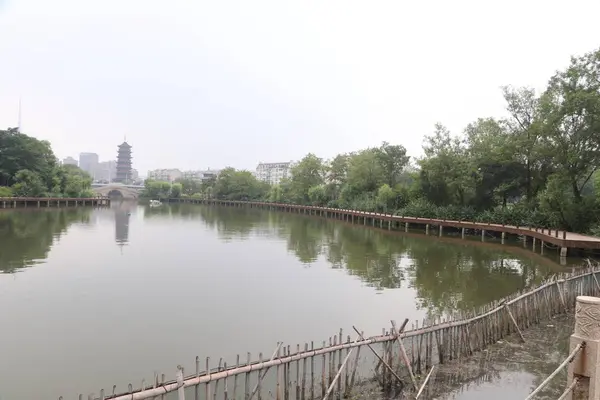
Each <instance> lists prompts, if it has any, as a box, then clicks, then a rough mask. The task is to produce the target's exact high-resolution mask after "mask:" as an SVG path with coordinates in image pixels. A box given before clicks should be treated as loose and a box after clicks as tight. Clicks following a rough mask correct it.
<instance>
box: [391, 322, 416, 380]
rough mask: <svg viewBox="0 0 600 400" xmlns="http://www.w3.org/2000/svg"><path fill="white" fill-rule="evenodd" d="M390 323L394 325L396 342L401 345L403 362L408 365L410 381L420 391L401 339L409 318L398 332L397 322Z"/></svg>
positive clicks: (393, 331) (393, 330)
mask: <svg viewBox="0 0 600 400" xmlns="http://www.w3.org/2000/svg"><path fill="white" fill-rule="evenodd" d="M390 322H391V323H392V334H393V335H394V336H395V337H396V340H397V341H398V344H399V345H400V354H401V356H402V360H403V361H404V364H405V365H406V368H408V374H409V375H410V380H411V381H412V384H413V386H414V388H415V390H419V388H418V387H417V380H416V378H415V374H413V370H412V367H411V365H410V361H409V360H408V356H407V355H406V349H405V348H404V343H402V339H400V333H402V330H404V327H405V326H406V324H407V323H408V318H406V320H404V323H403V324H402V326H401V327H400V331H396V321H394V320H391V321H390Z"/></svg>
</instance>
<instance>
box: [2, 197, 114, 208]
mask: <svg viewBox="0 0 600 400" xmlns="http://www.w3.org/2000/svg"><path fill="white" fill-rule="evenodd" d="M77 206H93V207H101V206H110V198H109V197H103V196H98V197H77V198H75V197H71V198H70V197H0V208H41V207H44V208H49V207H77Z"/></svg>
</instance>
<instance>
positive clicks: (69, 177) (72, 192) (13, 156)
mask: <svg viewBox="0 0 600 400" xmlns="http://www.w3.org/2000/svg"><path fill="white" fill-rule="evenodd" d="M91 184H92V178H91V176H90V175H89V174H88V173H87V172H85V171H83V170H81V169H80V168H78V167H77V166H75V165H60V164H59V162H58V159H57V158H56V156H55V155H54V152H53V151H52V147H51V146H50V143H49V142H48V141H45V140H38V139H36V138H34V137H31V136H28V135H25V134H24V133H21V132H19V130H18V129H17V128H8V129H6V130H0V197H11V196H18V197H93V196H94V193H93V192H92V191H91Z"/></svg>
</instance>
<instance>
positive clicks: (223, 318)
mask: <svg viewBox="0 0 600 400" xmlns="http://www.w3.org/2000/svg"><path fill="white" fill-rule="evenodd" d="M570 262H571V261H570ZM572 262H576V260H574V261H572ZM563 268H565V267H562V266H560V265H559V264H558V260H557V259H555V258H553V257H550V256H541V255H539V254H536V253H533V252H531V251H530V250H527V249H523V248H522V246H520V245H519V244H516V243H515V244H506V245H500V244H499V243H497V242H496V241H493V240H490V241H489V242H486V243H481V242H479V241H478V240H475V239H473V240H468V239H467V240H461V239H459V238H457V237H444V238H441V239H440V238H437V237H432V236H429V237H428V236H425V235H424V234H423V233H422V232H412V233H408V234H405V233H400V232H388V231H384V230H378V229H373V228H365V227H363V226H352V225H349V224H347V223H344V222H341V221H333V220H325V219H320V218H318V217H310V216H302V215H294V214H287V213H281V212H268V211H261V210H254V209H240V208H230V207H208V206H201V205H173V206H164V207H161V208H147V207H145V206H142V205H138V204H136V203H129V202H123V203H118V204H113V206H112V207H111V208H107V209H94V210H92V209H90V208H71V209H60V210H56V209H50V210H3V211H1V212H0V304H1V305H2V311H1V312H0V338H1V340H0V399H2V400H4V399H11V400H15V399H33V398H55V399H56V398H58V396H59V395H64V396H65V399H69V398H76V394H77V393H83V394H84V396H87V394H88V393H91V392H94V393H96V394H98V392H99V390H100V388H106V389H110V388H112V385H113V384H115V385H117V387H118V388H119V389H120V390H124V389H126V387H127V384H128V383H133V385H134V387H137V386H139V385H140V383H141V381H142V379H143V378H145V379H146V382H148V381H150V380H151V379H152V377H153V374H154V372H155V371H159V372H162V373H165V374H167V376H168V377H173V376H174V373H175V370H176V366H177V365H178V364H181V365H183V366H185V367H186V368H188V370H189V371H192V370H193V369H194V359H195V356H196V355H199V356H200V357H201V358H202V359H203V358H204V357H206V356H210V357H211V359H212V360H215V359H216V360H218V359H219V358H220V357H223V358H224V359H226V360H230V362H231V361H233V360H235V355H236V354H238V353H239V354H243V355H245V354H246V352H248V351H249V352H252V354H254V355H256V354H257V353H258V352H264V353H265V355H266V354H270V353H271V352H272V351H273V349H274V348H275V344H276V342H277V341H284V342H286V343H294V344H295V343H305V342H307V341H311V340H314V341H315V343H319V344H320V343H321V341H322V340H323V339H326V338H328V337H329V336H331V335H333V334H335V333H337V332H338V331H339V328H343V329H344V332H345V334H346V333H347V334H350V333H351V327H352V325H356V326H357V327H359V329H362V330H364V331H365V333H366V334H368V335H372V334H377V333H380V332H381V328H382V327H387V328H388V329H389V324H390V319H395V320H398V321H401V320H403V319H404V318H410V319H411V320H412V321H414V320H423V319H427V318H432V317H436V316H444V315H448V314H449V313H452V312H455V311H466V310H471V309H473V307H477V306H479V305H482V304H485V303H488V302H490V301H492V300H495V299H498V298H501V297H503V296H506V295H508V294H510V293H512V292H514V291H516V290H519V289H521V288H523V287H525V286H528V285H531V284H534V283H536V282H538V281H540V280H542V279H544V278H545V277H547V276H549V275H552V274H554V273H556V272H557V271H560V270H562V269H563ZM294 347H295V346H294ZM253 358H255V357H253ZM25 377H27V381H26V380H25Z"/></svg>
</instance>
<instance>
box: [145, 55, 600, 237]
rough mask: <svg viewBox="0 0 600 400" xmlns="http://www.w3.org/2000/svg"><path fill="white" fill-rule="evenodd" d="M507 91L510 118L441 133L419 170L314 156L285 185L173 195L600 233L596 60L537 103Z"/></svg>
mask: <svg viewBox="0 0 600 400" xmlns="http://www.w3.org/2000/svg"><path fill="white" fill-rule="evenodd" d="M502 90H503V96H504V99H505V101H506V110H507V113H506V116H505V117H503V118H492V117H487V118H480V119H478V120H476V121H474V122H472V123H470V124H469V125H468V126H467V127H466V128H465V129H464V132H462V134H460V135H453V134H451V133H450V132H449V130H448V129H447V128H446V127H444V126H443V125H442V124H436V125H435V128H434V131H433V133H432V134H431V135H429V136H427V137H426V138H425V140H424V145H423V150H424V156H423V157H422V158H420V159H418V160H415V162H414V163H411V160H410V158H409V157H408V156H407V154H406V149H405V148H404V147H403V146H402V145H391V144H389V143H385V142H384V143H383V144H382V145H381V146H379V147H376V148H369V149H364V150H360V151H357V152H354V153H350V154H340V155H338V156H336V157H335V158H333V159H332V160H329V161H325V160H323V159H321V158H319V157H317V156H316V155H314V154H308V155H307V156H306V157H304V158H303V159H302V160H301V161H300V162H298V163H297V164H296V165H295V166H293V168H292V169H291V177H290V179H289V180H284V181H282V182H281V183H280V184H279V185H274V186H269V185H266V184H264V183H262V182H259V181H258V180H256V179H255V178H254V177H253V176H252V174H251V173H250V172H248V171H236V170H234V169H231V168H228V169H226V170H225V171H223V173H222V174H221V175H220V176H219V177H218V178H217V180H216V181H215V182H209V183H204V184H202V185H197V186H196V187H195V188H191V187H190V184H189V182H188V183H186V182H180V184H181V188H180V189H178V192H177V193H171V194H172V195H173V194H177V195H190V196H206V197H215V198H222V199H233V200H267V201H273V202H290V203H299V204H313V205H320V206H324V205H328V206H330V207H343V208H354V209H362V210H369V211H385V212H395V213H397V214H401V215H411V216H419V217H440V218H447V219H463V220H475V221H484V222H501V223H508V224H515V225H521V226H523V225H542V226H547V227H559V228H561V229H569V230H574V231H581V232H586V231H592V232H598V233H600V224H599V223H598V219H599V218H600V187H599V186H598V185H600V175H599V174H598V173H597V170H598V167H599V166H600V50H596V51H593V52H591V53H588V54H585V55H584V56H581V57H573V58H572V59H571V62H570V65H569V66H568V67H567V68H566V69H565V70H564V71H558V72H557V73H556V74H555V75H554V76H553V77H552V78H551V79H550V81H549V83H548V86H547V88H546V90H545V91H544V92H543V93H541V94H538V93H536V92H535V91H534V90H533V89H530V88H514V87H510V86H507V87H504V88H503V89H502ZM155 184H156V185H159V184H158V183H151V185H155ZM152 187H153V186H152ZM164 189H166V188H164ZM163 194H164V195H168V194H169V192H168V190H167V191H165V192H163Z"/></svg>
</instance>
